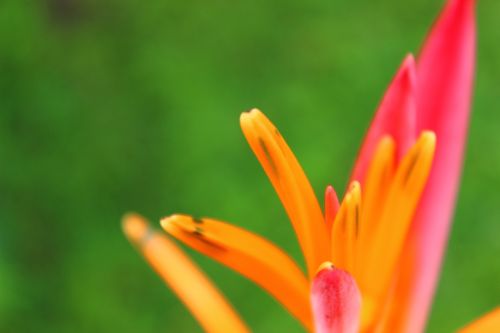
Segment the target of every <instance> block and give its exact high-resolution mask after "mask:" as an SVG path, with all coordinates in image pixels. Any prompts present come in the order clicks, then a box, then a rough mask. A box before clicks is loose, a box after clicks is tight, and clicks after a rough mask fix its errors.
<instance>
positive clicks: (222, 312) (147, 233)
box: [123, 214, 250, 333]
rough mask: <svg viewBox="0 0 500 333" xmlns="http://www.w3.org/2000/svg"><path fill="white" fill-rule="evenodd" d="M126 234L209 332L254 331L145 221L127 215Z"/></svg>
mask: <svg viewBox="0 0 500 333" xmlns="http://www.w3.org/2000/svg"><path fill="white" fill-rule="evenodd" d="M123 231H124V233H125V235H126V236H127V237H128V239H129V240H130V241H131V243H132V244H134V245H135V246H136V247H137V249H138V250H139V251H140V252H141V253H142V255H143V256H144V258H145V259H146V260H147V261H148V262H149V264H150V265H151V267H153V269H154V270H155V271H156V272H157V273H158V275H159V276H160V277H161V278H162V279H163V280H164V281H165V283H166V284H167V285H168V286H169V287H170V288H171V289H172V290H173V291H174V293H175V294H177V296H178V297H179V298H180V299H181V301H182V302H183V303H184V304H185V305H186V307H187V308H188V309H189V311H191V313H192V314H193V316H194V317H195V318H196V319H197V320H198V322H199V323H200V325H201V326H202V327H203V329H204V330H205V331H206V332H213V333H217V332H250V330H249V329H248V328H247V327H246V325H245V324H244V323H243V322H242V321H241V319H240V317H239V316H238V314H237V313H236V312H235V311H234V310H233V308H232V307H231V305H230V304H229V303H228V301H227V300H226V299H225V298H224V296H223V295H222V294H221V293H220V292H219V290H218V289H217V288H216V287H215V286H214V285H213V284H212V282H211V281H210V280H209V279H208V278H207V277H206V276H205V274H203V273H202V272H201V271H200V269H199V268H198V267H197V266H196V265H195V264H194V263H193V262H192V261H191V260H190V259H189V258H188V257H187V256H186V255H185V254H184V253H183V252H182V251H181V250H180V249H179V248H178V247H177V246H176V245H175V244H174V243H173V242H172V241H171V240H170V239H168V238H167V237H166V236H164V235H162V234H160V233H158V232H156V231H154V230H153V229H151V227H150V226H149V224H148V223H147V222H146V220H145V219H143V218H142V217H140V216H139V215H135V214H130V215H126V216H125V217H124V218H123Z"/></svg>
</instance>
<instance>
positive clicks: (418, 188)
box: [356, 132, 436, 317]
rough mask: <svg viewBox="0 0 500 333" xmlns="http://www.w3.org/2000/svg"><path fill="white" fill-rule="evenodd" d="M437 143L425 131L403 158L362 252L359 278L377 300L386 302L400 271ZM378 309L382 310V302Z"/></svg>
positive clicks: (376, 301)
mask: <svg viewBox="0 0 500 333" xmlns="http://www.w3.org/2000/svg"><path fill="white" fill-rule="evenodd" d="M435 146H436V137H435V135H434V133H432V132H423V133H422V134H421V136H420V138H419V140H418V141H417V142H416V143H415V145H414V146H413V147H412V148H411V149H410V151H409V152H408V153H407V155H406V156H405V157H404V158H403V160H402V161H401V163H400V165H399V166H398V169H397V171H396V174H395V176H394V179H393V180H392V183H391V186H390V188H389V193H388V194H387V201H386V204H385V205H384V210H383V212H382V215H381V218H380V221H379V222H378V225H377V226H376V228H375V230H374V232H373V235H372V237H371V239H370V240H369V243H368V244H367V245H368V247H366V248H365V249H366V252H365V253H362V254H360V256H361V257H362V265H361V266H360V267H359V268H360V274H359V276H356V278H357V279H358V281H359V283H360V287H361V290H362V292H363V295H366V296H367V299H369V300H370V301H375V304H379V305H382V304H384V303H385V302H384V300H385V299H386V297H387V295H388V291H389V289H390V284H391V282H392V280H393V279H394V276H395V273H396V272H397V270H396V263H397V262H398V259H399V258H400V255H401V252H402V250H403V245H404V241H405V239H406V236H407V232H408V230H409V227H410V225H411V221H412V220H413V217H414V214H415V210H416V208H417V205H418V203H419V201H420V197H421V193H422V191H423V189H424V186H425V184H426V181H427V177H428V175H429V172H430V169H431V165H432V160H433V157H434V149H435ZM367 241H368V239H367ZM378 310H381V307H380V306H379V307H378ZM375 316H376V314H374V317H375Z"/></svg>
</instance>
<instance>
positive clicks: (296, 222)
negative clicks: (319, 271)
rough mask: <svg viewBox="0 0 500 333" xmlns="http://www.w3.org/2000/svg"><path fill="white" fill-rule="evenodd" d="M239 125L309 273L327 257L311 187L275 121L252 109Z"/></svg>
mask: <svg viewBox="0 0 500 333" xmlns="http://www.w3.org/2000/svg"><path fill="white" fill-rule="evenodd" d="M240 123H241V128H242V130H243V133H244V134H245V137H246V139H247V141H248V143H249V144H250V147H251V148H252V150H253V152H254V153H255V155H256V156H257V159H258V160H259V162H260V164H261V165H262V167H263V168H264V171H265V172H266V174H267V176H268V177H269V179H270V180H271V183H272V184H273V186H274V189H275V190H276V192H277V194H278V196H279V198H280V200H281V202H282V203H283V206H284V207H285V210H286V212H287V214H288V216H289V218H290V220H291V222H292V225H293V227H294V229H295V233H296V234H297V238H298V240H299V243H300V247H301V249H302V252H303V254H304V257H305V261H306V265H307V271H308V273H309V277H311V278H312V277H313V276H314V273H315V270H316V268H317V267H318V266H319V265H320V264H321V263H322V262H324V261H326V260H327V259H328V248H329V240H328V236H327V229H326V225H325V223H324V221H323V214H322V212H321V208H320V206H319V203H318V200H317V199H316V196H315V194H314V191H313V189H312V187H311V185H310V184H309V181H308V180H307V177H306V175H305V174H304V171H303V170H302V168H301V167H300V165H299V163H298V161H297V159H296V158H295V156H294V155H293V153H292V151H291V150H290V148H289V147H288V145H287V144H286V142H285V140H284V139H283V138H282V137H281V135H280V133H279V132H278V130H277V129H276V127H274V125H273V124H272V123H271V122H270V121H269V119H267V118H266V117H265V116H264V115H263V114H262V112H260V111H259V110H257V109H253V110H252V111H250V112H245V113H243V114H242V115H241V118H240Z"/></svg>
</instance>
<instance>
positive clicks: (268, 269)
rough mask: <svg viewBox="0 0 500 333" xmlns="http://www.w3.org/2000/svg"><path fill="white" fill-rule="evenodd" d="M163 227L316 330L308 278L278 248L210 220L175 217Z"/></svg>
mask: <svg viewBox="0 0 500 333" xmlns="http://www.w3.org/2000/svg"><path fill="white" fill-rule="evenodd" d="M161 225H162V227H163V229H164V230H165V231H167V232H168V233H169V234H171V235H172V236H174V237H175V238H177V239H178V240H180V241H182V242H183V243H185V244H186V245H188V246H190V247H192V248H194V249H195V250H197V251H199V252H201V253H203V254H205V255H207V256H209V257H210V258H212V259H214V260H216V261H218V262H220V263H222V264H224V265H226V266H228V267H230V268H232V269H234V270H235V271H237V272H238V273H240V274H242V275H243V276H245V277H247V278H248V279H250V280H252V281H253V282H255V283H256V284H258V285H259V286H261V287H262V288H263V289H265V290H266V291H268V292H269V293H270V294H271V295H272V296H274V297H275V298H276V299H277V300H278V301H279V302H280V303H281V304H283V306H284V307H285V308H287V309H288V310H289V311H290V313H292V314H293V315H294V316H295V317H296V318H297V319H299V320H300V322H301V323H302V324H303V325H304V326H305V327H306V328H308V329H311V328H312V316H311V310H310V307H309V284H308V282H307V279H306V277H305V276H304V274H303V273H302V271H301V270H300V269H299V268H298V266H297V265H296V264H295V262H294V261H293V260H292V259H291V258H290V257H289V256H288V255H286V253H285V252H283V251H282V250H281V249H279V248H278V247H277V246H275V245H273V244H272V243H270V242H269V241H267V240H265V239H263V238H262V237H259V236H257V235H255V234H253V233H251V232H248V231H245V230H243V229H241V228H238V227H236V226H233V225H230V224H227V223H224V222H220V221H216V220H213V219H208V218H203V219H193V217H191V216H187V215H172V216H170V217H167V218H164V219H163V220H162V221H161Z"/></svg>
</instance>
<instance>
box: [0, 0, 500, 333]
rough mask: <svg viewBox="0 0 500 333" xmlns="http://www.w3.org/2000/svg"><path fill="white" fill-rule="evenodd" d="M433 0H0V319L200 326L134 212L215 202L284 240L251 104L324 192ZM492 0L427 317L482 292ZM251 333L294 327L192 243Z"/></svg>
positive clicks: (496, 47) (495, 205)
mask: <svg viewBox="0 0 500 333" xmlns="http://www.w3.org/2000/svg"><path fill="white" fill-rule="evenodd" d="M442 2H443V1H437V0H418V1H417V0H411V1H404V2H402V1H394V0H375V1H373V0H370V1H368V0H357V1H341V0H329V1H326V0H313V1H289V0H287V1H283V0H278V1H272V2H271V1H262V0H259V1H224V0H212V1H197V0H191V1H169V0H154V1H153V0H151V1H145V2H137V1H129V0H107V1H97V0H44V1H25V0H2V1H1V2H0V157H1V160H2V164H1V167H0V169H1V171H0V221H1V222H0V223H1V224H0V331H2V332H45V331H46V332H159V331H163V332H166V331H169V332H198V331H200V329H199V327H198V325H197V323H196V322H195V321H194V319H192V318H191V316H190V314H189V313H188V312H187V310H186V309H185V308H184V306H183V305H182V304H181V303H180V302H179V301H178V299H177V298H176V297H175V295H174V294H173V293H172V292H171V291H170V290H169V289H167V288H166V287H165V286H164V285H163V283H162V281H161V280H160V279H159V278H158V277H157V276H156V275H155V274H154V273H153V272H152V270H151V269H150V268H149V267H148V265H147V264H146V263H145V262H144V261H143V260H142V258H141V257H140V256H139V254H138V253H137V252H136V251H135V250H134V248H133V247H132V246H131V245H130V244H129V243H128V242H127V240H126V239H125V237H124V236H123V234H122V232H121V227H120V218H121V216H122V214H123V213H125V212H127V211H137V212H140V213H142V214H144V215H145V216H147V217H148V218H150V219H151V220H152V221H153V222H154V223H155V224H156V223H157V221H159V218H160V217H162V216H164V215H168V214H171V213H174V212H185V213H192V214H195V215H204V216H211V217H217V218H220V219H222V220H226V221H230V222H232V223H235V224H237V225H240V226H243V227H245V228H247V229H250V230H252V231H255V232H257V233H259V234H261V235H264V236H265V237H268V238H269V239H271V240H273V241H274V242H275V243H277V244H278V245H280V246H281V247H283V248H284V249H286V250H287V251H289V252H290V253H292V255H293V256H294V257H295V258H296V259H297V260H298V261H299V262H300V263H301V264H302V263H303V261H302V258H301V256H300V254H299V249H298V245H297V243H296V240H295V236H294V234H293V231H292V228H291V226H290V224H289V222H288V220H287V218H286V215H285V213H284V210H283V209H282V207H281V205H280V203H279V201H278V199H277V196H276V195H275V193H274V191H273V189H272V187H271V185H270V184H269V182H268V180H267V178H266V177H265V175H264V173H263V172H262V170H261V168H260V166H259V165H258V163H257V161H256V159H255V158H254V156H253V155H252V153H251V151H250V149H249V147H248V145H247V143H246V142H245V140H244V138H243V135H242V134H241V132H240V128H239V121H238V119H239V114H240V112H242V111H244V110H247V109H249V108H251V107H259V108H261V109H262V110H263V111H264V112H265V113H266V114H267V115H268V116H269V117H270V118H271V119H272V120H273V121H274V122H275V123H276V124H277V126H278V127H279V128H280V130H281V132H282V134H283V135H284V136H285V137H286V138H287V140H288V142H289V144H290V145H291V147H292V148H293V150H294V152H295V153H296V154H297V156H298V158H299V160H300V161H301V163H302V165H303V167H304V169H305V170H306V173H307V174H308V175H309V177H310V180H311V182H312V184H313V187H314V189H315V191H316V193H317V194H318V196H322V194H323V190H324V188H325V186H326V185H327V184H329V183H333V184H334V185H335V186H336V187H337V188H339V189H342V188H344V186H345V184H346V181H347V177H348V174H349V170H350V168H351V166H352V162H353V159H354V157H355V155H356V152H357V149H358V146H359V144H360V141H361V138H362V136H363V133H364V131H365V129H366V128H367V126H368V123H369V121H370V119H371V116H372V113H373V111H374V109H375V107H376V106H377V104H378V101H379V99H380V98H381V96H382V93H383V92H384V90H385V88H386V86H387V84H388V83H389V81H390V79H391V77H392V76H393V74H394V73H395V71H396V68H397V67H398V66H399V64H400V62H401V61H402V59H403V57H404V56H405V54H406V53H407V52H409V51H413V52H416V51H418V48H419V45H420V43H421V42H422V40H423V38H424V36H425V34H426V31H427V30H428V28H429V27H430V26H431V24H432V22H433V20H434V18H435V17H436V15H437V13H438V12H439V10H440V8H441V5H442ZM499 14H500V2H498V1H481V2H480V3H479V8H478V22H479V45H478V48H479V55H478V64H479V65H478V71H477V84H476V90H475V99H474V113H473V118H472V123H471V128H470V140H469V145H468V151H467V160H466V164H465V171H464V177H463V182H462V187H461V192H460V196H459V202H458V208H457V211H456V218H455V221H454V227H453V230H452V233H451V240H450V245H449V248H448V251H447V256H446V261H445V264H444V271H443V275H442V279H441V282H440V284H439V289H438V292H437V295H436V298H435V303H434V307H433V310H432V315H431V318H430V323H429V332H449V331H451V330H453V329H455V328H458V327H460V326H462V325H464V324H465V323H467V322H469V321H470V320H472V319H473V318H475V317H477V316H479V315H480V314H482V313H484V312H486V311H487V310H489V309H490V308H492V307H493V306H494V305H496V304H498V300H499V297H500V284H499V281H500V261H499V260H498V255H499V253H500V243H499V242H498V236H499V234H500V224H499V220H500V205H499V202H500V192H499V191H498V190H497V187H498V186H499V185H500V171H499V170H500V150H499V149H498V147H499V145H500V137H499V135H498V130H499V122H500V113H499V112H498V105H499V100H500V99H499V97H500V95H499V91H500V90H499V88H500V84H499V82H500V81H499V77H500V44H499V43H498V41H500V29H499V26H498V16H499ZM187 252H188V253H189V254H190V255H192V257H193V258H194V259H195V260H196V261H197V262H198V263H199V264H200V265H201V266H202V267H203V268H204V270H205V271H206V272H207V273H208V274H209V276H210V277H212V278H213V280H215V281H216V282H217V283H218V285H219V286H220V288H221V289H222V291H223V292H224V293H225V295H227V297H228V298H229V299H230V301H231V302H232V303H233V304H234V305H235V307H236V308H237V309H238V310H239V312H240V313H241V315H242V316H243V318H244V319H245V320H246V321H247V322H248V323H249V325H250V326H251V327H252V328H253V329H254V330H255V331H256V332H277V331H283V332H285V331H286V332H300V331H301V328H300V326H299V325H298V324H297V322H296V321H295V320H294V319H292V318H291V317H290V315H288V313H287V312H286V311H285V310H283V309H282V308H281V307H280V305H278V304H277V303H276V302H275V301H274V300H273V299H271V298H270V297H269V296H268V295H267V294H265V293H264V292H263V291H261V290H260V289H259V288H258V287H256V286H254V285H253V284H252V283H251V282H249V281H247V280H246V279H244V278H242V277H240V276H239V275H237V274H235V273H233V272H232V271H230V270H228V269H226V268H224V267H222V266H220V265H218V264H216V263H214V262H212V261H211V260H210V259H207V258H204V257H202V256H200V255H198V254H195V253H193V252H192V251H190V250H187Z"/></svg>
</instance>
